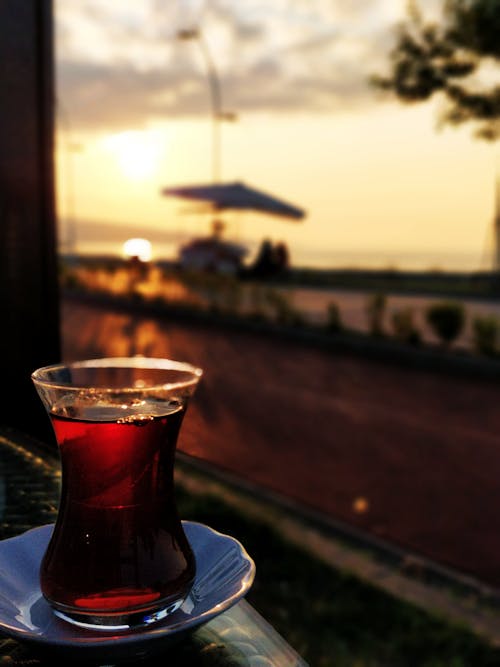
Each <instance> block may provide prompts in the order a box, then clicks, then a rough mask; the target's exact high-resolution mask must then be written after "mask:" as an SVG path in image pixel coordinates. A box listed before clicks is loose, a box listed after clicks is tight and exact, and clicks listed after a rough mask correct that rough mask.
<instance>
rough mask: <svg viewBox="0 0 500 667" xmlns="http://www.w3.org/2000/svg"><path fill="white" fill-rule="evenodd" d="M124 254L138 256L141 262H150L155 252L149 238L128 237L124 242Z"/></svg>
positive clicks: (125, 255)
mask: <svg viewBox="0 0 500 667" xmlns="http://www.w3.org/2000/svg"><path fill="white" fill-rule="evenodd" d="M123 255H124V257H126V258H130V257H137V258H138V259H140V260H141V262H149V261H150V259H151V257H152V255H153V252H152V247H151V243H150V242H149V241H148V240H147V239H128V240H127V241H125V243H124V244H123Z"/></svg>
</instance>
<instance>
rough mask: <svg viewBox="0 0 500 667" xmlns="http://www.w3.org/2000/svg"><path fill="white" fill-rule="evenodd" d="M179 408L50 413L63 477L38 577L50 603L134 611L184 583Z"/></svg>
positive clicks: (174, 594)
mask: <svg viewBox="0 0 500 667" xmlns="http://www.w3.org/2000/svg"><path fill="white" fill-rule="evenodd" d="M94 416H95V415H94ZM183 416H184V410H181V409H178V410H177V411H175V412H173V413H171V414H169V415H167V416H162V417H144V416H140V417H138V418H133V420H132V418H128V419H131V421H128V420H127V421H125V422H122V423H120V422H117V421H96V420H92V421H91V420H76V419H68V418H67V417H60V416H57V415H54V414H52V415H51V419H52V423H53V427H54V431H55V434H56V438H57V442H58V444H59V448H60V455H61V464H62V480H63V482H62V490H61V501H60V507H59V513H58V518H57V522H56V526H55V529H54V533H53V536H52V539H51V541H50V543H49V546H48V548H47V552H46V554H45V557H44V559H43V561H42V565H41V571H40V583H41V589H42V592H43V594H44V596H45V597H46V598H47V599H48V600H49V601H50V602H51V603H52V604H53V605H54V606H55V607H56V608H59V609H61V610H62V611H70V610H75V611H76V610H78V611H79V613H89V614H92V613H94V614H97V615H101V616H102V615H105V614H106V613H116V612H122V613H123V612H128V611H132V612H134V611H137V610H139V611H140V610H143V609H149V608H152V607H156V606H158V603H160V604H161V603H163V602H164V603H165V604H169V603H170V602H171V601H175V600H178V599H180V598H183V597H184V596H185V594H186V593H187V591H188V590H189V587H190V586H191V584H192V581H193V579H194V574H195V562H194V555H193V553H192V551H191V547H190V546H189V543H188V541H187V539H186V536H185V534H184V531H183V529H182V524H181V521H180V519H179V517H178V514H177V510H176V506H175V499H174V486H173V466H174V455H175V448H176V442H177V436H178V433H179V429H180V425H181V422H182V418H183Z"/></svg>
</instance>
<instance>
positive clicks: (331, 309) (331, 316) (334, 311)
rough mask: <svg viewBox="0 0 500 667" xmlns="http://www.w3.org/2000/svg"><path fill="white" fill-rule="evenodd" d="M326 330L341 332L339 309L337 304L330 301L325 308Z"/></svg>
mask: <svg viewBox="0 0 500 667" xmlns="http://www.w3.org/2000/svg"><path fill="white" fill-rule="evenodd" d="M325 326H326V329H327V331H331V332H337V331H341V330H342V320H341V317H340V308H339V306H338V304H336V303H335V302H334V301H331V302H330V303H329V304H328V306H327V308H326V325H325Z"/></svg>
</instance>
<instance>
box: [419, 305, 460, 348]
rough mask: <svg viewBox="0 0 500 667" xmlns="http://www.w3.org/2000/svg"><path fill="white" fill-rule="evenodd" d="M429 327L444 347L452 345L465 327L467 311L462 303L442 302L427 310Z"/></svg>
mask: <svg viewBox="0 0 500 667" xmlns="http://www.w3.org/2000/svg"><path fill="white" fill-rule="evenodd" d="M426 318H427V322H428V324H429V326H430V327H431V329H432V330H433V332H434V333H435V334H436V336H437V337H438V338H439V339H440V341H441V342H442V343H443V344H444V345H450V344H451V343H452V342H453V341H454V340H455V339H456V338H457V337H458V336H459V334H460V333H461V332H462V330H463V328H464V325H465V310H464V307H463V305H462V304H461V303H455V302H453V301H442V302H439V303H435V304H433V305H431V306H429V307H428V308H427V310H426Z"/></svg>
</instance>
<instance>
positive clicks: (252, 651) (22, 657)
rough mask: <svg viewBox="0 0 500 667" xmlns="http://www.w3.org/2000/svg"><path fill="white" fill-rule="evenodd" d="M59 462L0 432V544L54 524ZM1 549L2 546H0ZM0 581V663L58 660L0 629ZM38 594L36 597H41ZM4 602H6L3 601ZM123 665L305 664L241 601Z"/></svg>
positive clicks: (52, 650) (51, 650) (53, 652)
mask: <svg viewBox="0 0 500 667" xmlns="http://www.w3.org/2000/svg"><path fill="white" fill-rule="evenodd" d="M59 487H60V470H59V460H58V457H57V455H56V454H55V453H54V452H50V451H49V450H46V449H45V448H44V447H43V446H41V443H38V441H35V440H33V439H32V438H30V437H28V436H26V435H25V434H22V433H19V432H17V431H14V430H12V429H8V428H0V540H5V539H9V538H12V537H16V536H19V535H22V534H23V533H25V532H26V531H28V530H29V529H31V528H34V527H37V526H42V525H45V524H50V523H53V522H54V520H55V518H56V515H57V506H58V499H59ZM0 546H1V545H0ZM1 587H2V577H1V576H0V664H5V665H12V666H16V665H24V666H25V665H34V666H36V665H40V666H42V665H49V664H53V663H54V662H55V661H56V660H57V661H59V660H60V659H61V657H63V658H65V657H68V656H67V655H65V656H61V654H60V650H61V649H60V647H57V646H55V645H54V646H50V645H49V646H48V650H44V651H43V652H42V651H41V649H40V645H39V644H31V643H29V642H26V641H24V640H23V639H22V638H20V637H19V635H18V634H15V635H13V634H12V633H11V632H10V631H9V630H8V629H7V631H6V628H5V627H4V626H2V625H1V621H2V617H3V613H2V604H3V602H4V598H5V596H2V590H1ZM40 595H41V594H40ZM7 604H8V601H7ZM70 657H71V660H72V661H73V660H74V661H75V662H78V661H80V660H84V661H88V660H90V661H91V662H93V664H101V663H102V661H103V660H104V661H105V663H106V664H114V663H116V662H117V661H116V660H113V658H112V657H111V659H110V658H109V657H108V656H106V658H100V657H99V655H93V656H92V657H90V658H89V657H88V656H85V655H83V653H82V652H80V651H75V652H74V654H73V655H70ZM120 661H125V662H124V664H141V665H157V664H168V665H169V666H170V665H172V666H174V665H177V666H179V667H184V666H185V667H188V666H191V665H192V666H195V665H206V666H207V667H208V666H214V667H215V666H216V665H217V666H220V667H225V666H227V667H228V666H231V667H233V666H234V667H235V666H237V665H238V666H240V667H243V666H245V665H246V666H248V667H270V666H273V667H292V666H299V667H300V666H305V667H307V666H306V662H305V661H304V660H303V659H302V658H301V657H300V656H299V655H298V654H297V653H296V651H295V650H294V649H293V648H292V647H291V646H289V645H288V643H287V642H286V641H285V640H284V639H283V637H281V636H280V635H279V634H278V633H277V632H276V631H275V630H274V628H273V627H272V626H271V625H270V624H269V623H268V622H267V621H266V620H265V619H264V618H263V617H262V616H261V615H260V614H259V613H258V612H257V611H256V610H255V609H254V608H253V607H252V606H251V605H250V604H248V602H246V600H245V599H241V600H240V601H239V602H238V603H237V604H235V605H234V606H232V607H231V608H230V609H228V610H227V611H225V612H223V613H221V614H219V615H218V616H216V617H215V618H213V619H212V620H210V621H208V622H206V623H204V624H202V625H200V626H198V627H197V628H196V629H194V630H193V631H191V632H190V633H188V634H183V635H182V638H181V639H179V640H178V641H175V642H173V643H169V644H168V645H166V644H165V645H164V644H161V648H155V649H154V650H153V649H151V652H150V653H146V654H143V655H141V657H140V658H136V657H134V652H133V650H131V652H130V655H126V656H125V657H123V656H121V657H120Z"/></svg>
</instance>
